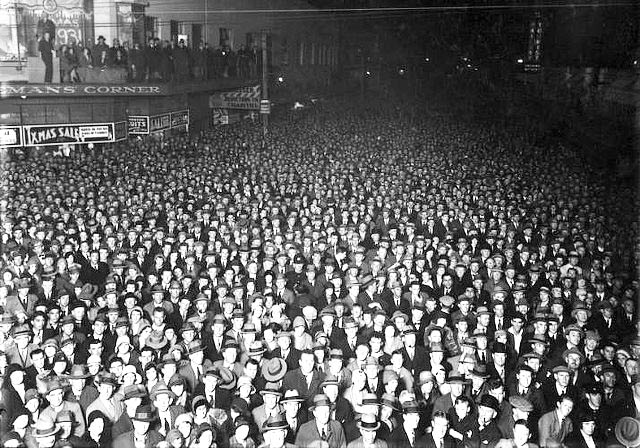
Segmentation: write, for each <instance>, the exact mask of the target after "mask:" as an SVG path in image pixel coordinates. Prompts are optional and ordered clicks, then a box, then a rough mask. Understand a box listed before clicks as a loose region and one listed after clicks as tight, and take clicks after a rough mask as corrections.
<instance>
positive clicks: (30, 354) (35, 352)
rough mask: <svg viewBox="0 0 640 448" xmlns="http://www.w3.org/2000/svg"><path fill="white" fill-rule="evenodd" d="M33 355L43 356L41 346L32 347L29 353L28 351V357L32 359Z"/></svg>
mask: <svg viewBox="0 0 640 448" xmlns="http://www.w3.org/2000/svg"><path fill="white" fill-rule="evenodd" d="M34 355H42V356H45V354H44V350H42V349H41V348H36V349H34V350H33V351H32V352H31V353H29V357H30V358H31V359H33V357H34Z"/></svg>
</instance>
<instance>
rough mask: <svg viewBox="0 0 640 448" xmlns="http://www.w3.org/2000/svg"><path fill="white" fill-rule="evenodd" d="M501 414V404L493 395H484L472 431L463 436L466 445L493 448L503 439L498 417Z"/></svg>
mask: <svg viewBox="0 0 640 448" xmlns="http://www.w3.org/2000/svg"><path fill="white" fill-rule="evenodd" d="M498 412H500V403H499V402H498V400H497V399H496V398H495V397H494V396H493V395H489V394H486V395H483V396H482V397H481V398H480V402H479V403H478V410H477V418H476V419H475V420H474V422H473V425H472V427H471V431H470V432H469V433H467V434H463V436H464V438H463V440H464V443H465V444H469V445H471V446H474V447H485V446H486V447H488V448H493V447H495V445H496V444H497V443H498V441H499V440H500V439H501V438H502V435H501V433H500V430H499V429H498V424H497V422H496V417H497V416H498Z"/></svg>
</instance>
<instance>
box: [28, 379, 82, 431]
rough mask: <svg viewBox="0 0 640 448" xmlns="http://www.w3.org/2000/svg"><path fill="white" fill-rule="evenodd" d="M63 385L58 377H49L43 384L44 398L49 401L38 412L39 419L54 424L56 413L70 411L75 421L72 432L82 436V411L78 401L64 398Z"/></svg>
mask: <svg viewBox="0 0 640 448" xmlns="http://www.w3.org/2000/svg"><path fill="white" fill-rule="evenodd" d="M64 389H65V385H64V384H63V383H62V381H60V379H58V378H53V379H49V380H48V381H47V382H46V385H45V393H44V398H46V399H47V401H48V402H49V406H48V407H46V408H45V409H43V410H42V411H41V412H40V416H39V417H38V420H39V421H43V422H45V423H47V424H50V425H54V424H55V422H56V417H57V415H58V414H59V413H60V412H62V411H71V414H72V415H73V417H74V419H75V422H74V425H73V434H74V435H76V436H78V437H82V435H83V434H84V432H85V428H86V425H85V419H84V413H83V412H82V409H81V408H80V405H79V404H78V403H72V402H70V401H67V400H65V399H64Z"/></svg>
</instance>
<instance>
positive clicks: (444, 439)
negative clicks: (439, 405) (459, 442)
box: [417, 412, 456, 448]
mask: <svg viewBox="0 0 640 448" xmlns="http://www.w3.org/2000/svg"><path fill="white" fill-rule="evenodd" d="M417 446H419V447H420V448H454V447H455V446H456V442H455V440H454V439H453V437H451V436H450V435H449V418H448V417H447V415H446V414H444V413H441V412H437V413H435V414H434V415H433V417H432V418H431V432H429V433H427V434H425V435H424V436H423V437H421V438H420V439H419V440H418V445H417Z"/></svg>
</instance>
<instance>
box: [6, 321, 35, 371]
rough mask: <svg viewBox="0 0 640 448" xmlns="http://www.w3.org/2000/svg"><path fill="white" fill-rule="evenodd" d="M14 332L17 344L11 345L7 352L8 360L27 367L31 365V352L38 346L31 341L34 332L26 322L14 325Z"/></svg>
mask: <svg viewBox="0 0 640 448" xmlns="http://www.w3.org/2000/svg"><path fill="white" fill-rule="evenodd" d="M12 334H13V340H14V341H15V344H13V345H11V346H10V347H9V348H8V349H7V350H6V352H5V353H6V355H7V361H8V362H9V363H11V364H19V365H20V366H22V367H25V368H27V367H29V366H30V365H31V352H32V351H33V350H35V349H36V348H37V347H36V346H35V345H34V344H32V343H31V338H32V336H33V332H32V331H31V328H29V326H28V325H26V324H25V325H18V326H16V327H14V328H13V330H12Z"/></svg>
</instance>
